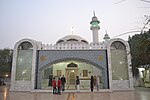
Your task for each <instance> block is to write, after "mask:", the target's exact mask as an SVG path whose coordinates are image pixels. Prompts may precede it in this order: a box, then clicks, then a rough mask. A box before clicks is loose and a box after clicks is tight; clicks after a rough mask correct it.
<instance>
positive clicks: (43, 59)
mask: <svg viewBox="0 0 150 100" xmlns="http://www.w3.org/2000/svg"><path fill="white" fill-rule="evenodd" d="M56 53H57V55H56ZM89 53H90V54H89ZM38 56H39V59H38V60H39V61H38V66H37V67H38V70H37V75H36V83H37V84H36V88H37V89H47V87H48V85H47V84H48V82H51V81H49V79H50V78H49V74H50V75H51V77H55V78H56V80H57V79H58V78H59V77H61V76H62V75H64V76H65V77H66V79H67V82H66V87H68V86H71V85H72V86H73V85H74V86H75V79H76V76H79V79H80V83H81V84H80V86H81V87H82V88H81V89H89V87H90V78H91V76H99V78H100V84H101V88H103V89H108V88H109V86H108V84H109V82H108V70H107V60H106V59H107V58H106V51H104V50H103V51H99V50H95V51H93V50H92V51H88V50H85V51H84V50H81V51H80V50H75V51H74V50H71V51H67V50H66V51H65V50H63V51H54V50H53V51H40V52H39V55H38ZM68 65H70V66H68ZM72 65H74V66H72ZM46 70H47V71H46ZM48 70H52V71H51V73H48V72H49V71H48ZM46 72H47V74H46ZM68 89H70V88H68ZM73 89H75V88H73Z"/></svg>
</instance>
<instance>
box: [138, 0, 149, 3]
mask: <svg viewBox="0 0 150 100" xmlns="http://www.w3.org/2000/svg"><path fill="white" fill-rule="evenodd" d="M140 1H144V2H147V3H150V1H148V0H140Z"/></svg>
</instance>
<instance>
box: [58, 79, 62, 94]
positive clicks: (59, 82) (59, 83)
mask: <svg viewBox="0 0 150 100" xmlns="http://www.w3.org/2000/svg"><path fill="white" fill-rule="evenodd" d="M61 84H62V82H61V80H60V78H58V84H57V85H58V94H60V95H61V93H60V88H61Z"/></svg>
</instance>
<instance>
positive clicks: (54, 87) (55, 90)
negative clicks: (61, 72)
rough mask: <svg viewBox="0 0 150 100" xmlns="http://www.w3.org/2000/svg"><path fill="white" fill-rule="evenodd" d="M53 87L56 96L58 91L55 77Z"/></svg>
mask: <svg viewBox="0 0 150 100" xmlns="http://www.w3.org/2000/svg"><path fill="white" fill-rule="evenodd" d="M52 86H53V94H56V93H57V89H56V80H55V77H54V78H53V80H52Z"/></svg>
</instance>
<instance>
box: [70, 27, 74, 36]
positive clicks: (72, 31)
mask: <svg viewBox="0 0 150 100" xmlns="http://www.w3.org/2000/svg"><path fill="white" fill-rule="evenodd" d="M71 34H72V35H73V34H74V27H73V26H72V27H71Z"/></svg>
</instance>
